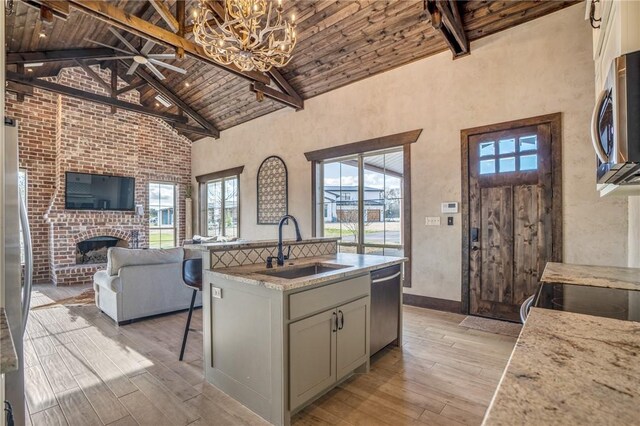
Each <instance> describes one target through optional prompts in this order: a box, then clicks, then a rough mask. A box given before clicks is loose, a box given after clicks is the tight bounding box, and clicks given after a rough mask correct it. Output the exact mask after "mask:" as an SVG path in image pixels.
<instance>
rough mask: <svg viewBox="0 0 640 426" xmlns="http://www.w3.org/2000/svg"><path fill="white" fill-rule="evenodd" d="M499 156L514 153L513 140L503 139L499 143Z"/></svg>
mask: <svg viewBox="0 0 640 426" xmlns="http://www.w3.org/2000/svg"><path fill="white" fill-rule="evenodd" d="M498 146H499V151H500V155H502V154H511V153H512V152H516V140H515V139H503V140H501V141H500V142H499V144H498Z"/></svg>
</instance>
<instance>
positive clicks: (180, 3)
mask: <svg viewBox="0 0 640 426" xmlns="http://www.w3.org/2000/svg"><path fill="white" fill-rule="evenodd" d="M186 9H187V6H186V2H185V0H177V1H176V19H177V20H178V35H179V36H180V37H184V23H185V20H186V17H185V14H186ZM176 58H177V59H183V58H184V49H183V48H181V47H179V48H178V49H176Z"/></svg>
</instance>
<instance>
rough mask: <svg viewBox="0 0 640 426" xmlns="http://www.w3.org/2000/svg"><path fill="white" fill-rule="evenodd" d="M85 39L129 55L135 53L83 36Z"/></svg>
mask: <svg viewBox="0 0 640 426" xmlns="http://www.w3.org/2000/svg"><path fill="white" fill-rule="evenodd" d="M85 40H86V41H88V42H90V43H93V44H97V45H98V46H102V47H108V48H109V49H113V50H117V51H118V52H122V53H126V54H129V55H136V54H137V52H130V51H128V50H124V49H120V48H119V47H113V46H109V45H108V44H104V43H101V42H99V41H96V40H92V39H90V38H85Z"/></svg>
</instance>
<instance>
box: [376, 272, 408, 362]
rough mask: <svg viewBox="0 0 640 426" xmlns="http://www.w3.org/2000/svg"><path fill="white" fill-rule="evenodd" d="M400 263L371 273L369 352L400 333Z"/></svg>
mask: <svg viewBox="0 0 640 426" xmlns="http://www.w3.org/2000/svg"><path fill="white" fill-rule="evenodd" d="M401 294H402V265H394V266H390V267H388V268H383V269H378V270H377V271H373V272H372V273H371V337H370V346H369V349H370V351H369V353H370V355H373V354H375V353H376V352H378V351H379V350H380V349H382V348H384V347H385V346H387V345H388V344H390V343H393V342H395V341H396V340H397V339H398V336H399V335H400V332H401V330H400V306H401V305H400V303H401V302H400V297H401Z"/></svg>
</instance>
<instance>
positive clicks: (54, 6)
mask: <svg viewBox="0 0 640 426" xmlns="http://www.w3.org/2000/svg"><path fill="white" fill-rule="evenodd" d="M23 1H24V3H25V4H28V5H29V6H31V7H35V8H36V9H40V10H42V7H43V6H44V7H45V8H46V9H49V10H50V11H51V13H52V14H53V15H55V16H56V17H58V18H60V19H62V20H63V21H64V20H66V19H67V18H68V17H69V3H68V2H66V1H59V0H23ZM48 13H49V12H45V14H48Z"/></svg>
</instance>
